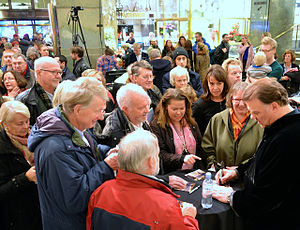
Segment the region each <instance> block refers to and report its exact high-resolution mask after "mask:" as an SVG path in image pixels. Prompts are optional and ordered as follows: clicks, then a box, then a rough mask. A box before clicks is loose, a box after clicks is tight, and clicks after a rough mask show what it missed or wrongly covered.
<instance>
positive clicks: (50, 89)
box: [16, 57, 62, 125]
mask: <svg viewBox="0 0 300 230" xmlns="http://www.w3.org/2000/svg"><path fill="white" fill-rule="evenodd" d="M20 60H23V59H22V58H21V57H20ZM34 69H35V75H36V83H35V84H34V85H33V86H32V88H30V89H27V90H26V91H24V92H22V93H20V94H19V95H18V96H17V97H16V99H17V100H18V101H21V102H23V103H24V104H25V105H26V106H27V107H28V109H29V111H30V125H33V124H34V123H35V121H36V119H37V117H38V116H39V115H41V114H42V113H43V112H45V111H46V110H48V109H51V108H52V99H53V94H54V90H55V89H56V87H57V85H58V84H59V82H60V81H61V74H62V71H61V69H60V67H59V65H58V63H57V61H56V60H55V59H54V58H51V57H41V58H39V59H37V60H36V61H35V62H34Z"/></svg>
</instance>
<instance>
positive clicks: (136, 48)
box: [127, 43, 149, 66]
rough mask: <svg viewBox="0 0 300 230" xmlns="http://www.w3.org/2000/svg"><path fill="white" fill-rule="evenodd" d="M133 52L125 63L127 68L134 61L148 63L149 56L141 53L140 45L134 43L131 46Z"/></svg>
mask: <svg viewBox="0 0 300 230" xmlns="http://www.w3.org/2000/svg"><path fill="white" fill-rule="evenodd" d="M132 49H133V52H132V53H130V55H129V57H128V61H127V66H128V65H130V64H131V63H134V62H136V61H141V60H145V61H148V62H149V56H148V54H147V53H145V52H142V51H141V50H142V47H141V44H140V43H134V44H133V45H132Z"/></svg>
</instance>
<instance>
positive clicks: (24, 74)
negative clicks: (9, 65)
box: [22, 64, 28, 77]
mask: <svg viewBox="0 0 300 230" xmlns="http://www.w3.org/2000/svg"><path fill="white" fill-rule="evenodd" d="M27 69H28V65H27V64H26V69H25V71H24V73H22V76H23V77H25V76H26V73H27Z"/></svg>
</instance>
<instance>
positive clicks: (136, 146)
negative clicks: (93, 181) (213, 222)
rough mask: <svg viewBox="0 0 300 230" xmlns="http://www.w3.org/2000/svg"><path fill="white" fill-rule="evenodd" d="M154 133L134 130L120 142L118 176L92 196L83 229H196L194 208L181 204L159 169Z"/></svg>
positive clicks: (156, 142)
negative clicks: (159, 175) (158, 177)
mask: <svg viewBox="0 0 300 230" xmlns="http://www.w3.org/2000/svg"><path fill="white" fill-rule="evenodd" d="M158 154H159V147H158V141H157V138H156V137H155V135H153V134H151V133H150V132H149V131H145V130H137V131H134V132H132V133H130V134H128V135H127V136H126V137H124V138H123V139H122V141H121V143H120V145H119V155H118V163H119V166H120V169H119V170H118V174H117V178H116V179H115V180H111V181H108V182H106V183H105V184H103V185H102V186H100V187H99V188H98V189H97V190H96V191H95V192H94V193H93V194H92V196H91V198H90V202H89V207H88V215H87V224H86V229H178V230H179V229H180V230H183V229H199V227H198V222H197V220H196V219H195V216H196V213H197V212H196V208H195V207H194V206H193V205H191V204H187V203H183V207H182V208H181V207H180V205H179V203H178V202H177V200H176V198H177V197H178V196H177V195H175V194H174V193H173V192H172V190H171V188H170V187H169V186H168V185H167V184H165V183H164V182H162V181H161V180H158V179H157V178H156V177H155V176H156V175H157V173H158V171H159V156H158Z"/></svg>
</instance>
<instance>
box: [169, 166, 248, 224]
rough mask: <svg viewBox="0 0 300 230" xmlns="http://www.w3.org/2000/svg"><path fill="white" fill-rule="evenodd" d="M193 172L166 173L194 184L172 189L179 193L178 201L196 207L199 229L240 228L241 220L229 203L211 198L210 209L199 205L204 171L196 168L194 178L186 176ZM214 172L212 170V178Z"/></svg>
mask: <svg viewBox="0 0 300 230" xmlns="http://www.w3.org/2000/svg"><path fill="white" fill-rule="evenodd" d="M190 172H194V171H193V170H182V171H176V172H173V173H170V174H168V175H176V176H179V177H181V178H183V179H184V180H186V181H188V182H193V183H195V185H194V186H193V188H191V189H189V191H180V190H174V192H175V193H176V194H177V195H180V198H179V199H178V200H179V202H180V201H183V202H188V203H191V204H193V205H194V206H195V207H196V208H197V216H196V218H197V220H198V222H199V228H200V229H201V230H242V229H244V227H243V222H242V219H241V218H240V217H238V216H237V215H236V214H235V213H234V211H233V210H232V209H231V207H230V205H229V204H224V203H222V202H220V201H218V200H215V199H213V206H212V207H211V208H210V209H204V208H203V207H202V205H201V198H202V183H203V180H204V179H205V172H203V171H201V170H197V172H195V173H193V174H194V175H196V178H194V179H192V178H191V177H189V176H186V175H187V174H188V173H190ZM214 176H215V173H214V172H212V178H213V179H214Z"/></svg>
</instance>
